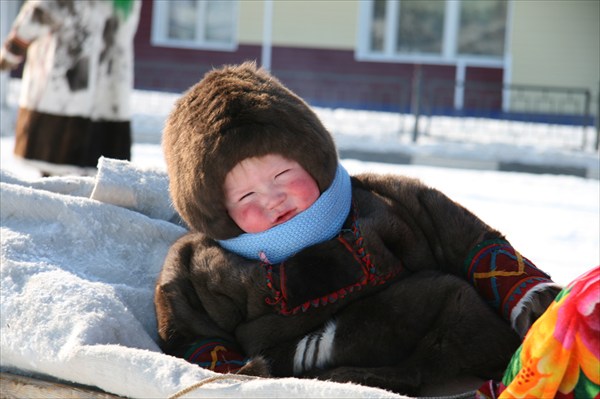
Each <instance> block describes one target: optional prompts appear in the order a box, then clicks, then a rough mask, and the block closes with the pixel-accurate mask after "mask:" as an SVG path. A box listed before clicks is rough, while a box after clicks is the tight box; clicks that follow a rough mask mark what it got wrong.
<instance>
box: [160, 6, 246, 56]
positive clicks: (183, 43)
mask: <svg viewBox="0 0 600 399" xmlns="http://www.w3.org/2000/svg"><path fill="white" fill-rule="evenodd" d="M216 1H219V0H216ZM229 1H231V2H233V3H234V5H233V10H232V13H233V15H232V20H233V26H232V40H231V42H229V43H223V42H216V41H207V40H205V39H203V38H196V39H192V40H182V39H172V38H169V37H168V35H167V31H168V25H169V24H168V15H169V14H168V8H167V7H168V4H169V3H171V1H170V0H168V1H165V0H153V8H152V27H151V35H150V43H151V44H152V45H153V46H158V47H172V48H184V49H195V50H214V51H230V52H233V51H236V50H237V49H238V44H239V39H238V28H239V20H240V19H239V9H240V7H239V0H229ZM196 3H197V4H198V6H199V8H198V9H199V12H198V15H197V19H196V29H197V31H200V32H203V30H204V26H205V23H206V19H205V15H206V7H207V3H208V0H196Z"/></svg>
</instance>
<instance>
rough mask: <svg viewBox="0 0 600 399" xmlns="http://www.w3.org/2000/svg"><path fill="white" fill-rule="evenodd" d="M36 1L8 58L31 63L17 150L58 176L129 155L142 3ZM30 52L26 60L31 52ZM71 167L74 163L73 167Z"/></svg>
mask: <svg viewBox="0 0 600 399" xmlns="http://www.w3.org/2000/svg"><path fill="white" fill-rule="evenodd" d="M123 3H129V5H128V8H127V7H123V8H122V9H121V8H119V7H117V6H116V2H113V1H110V0H90V1H73V0H67V1H55V0H28V1H26V2H25V3H24V4H23V6H22V8H21V10H20V12H19V15H18V16H17V18H16V20H15V22H14V24H13V26H12V28H11V31H10V33H9V37H8V39H7V41H6V43H4V46H3V49H2V56H1V65H2V69H8V68H15V67H16V66H18V65H19V64H20V63H21V62H23V61H25V65H24V68H23V77H22V83H21V93H20V98H19V115H18V118H17V127H16V134H15V137H16V144H15V154H16V155H18V156H20V157H22V158H24V159H27V160H30V161H33V162H32V164H33V165H34V166H40V167H42V168H43V170H44V171H46V172H50V173H52V174H63V173H69V172H76V171H77V169H74V168H72V167H92V168H93V167H95V166H96V163H97V161H98V157H99V156H100V155H104V156H107V157H112V158H119V159H129V158H130V151H131V149H130V147H131V131H130V117H131V113H130V112H131V111H130V93H131V91H132V89H133V37H134V35H135V32H136V29H137V25H138V20H139V14H140V9H141V2H140V1H137V0H136V1H130V2H123ZM25 56H26V58H25ZM69 166H71V168H69Z"/></svg>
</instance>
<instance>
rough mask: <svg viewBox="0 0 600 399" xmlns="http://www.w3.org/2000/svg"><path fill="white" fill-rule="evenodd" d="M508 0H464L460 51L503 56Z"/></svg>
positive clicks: (460, 52)
mask: <svg viewBox="0 0 600 399" xmlns="http://www.w3.org/2000/svg"><path fill="white" fill-rule="evenodd" d="M506 4H507V3H506V1H501V0H496V1H490V0H488V1H463V2H462V3H461V6H460V25H459V33H458V53H459V54H472V55H488V56H497V57H502V55H503V54H504V36H505V32H506Z"/></svg>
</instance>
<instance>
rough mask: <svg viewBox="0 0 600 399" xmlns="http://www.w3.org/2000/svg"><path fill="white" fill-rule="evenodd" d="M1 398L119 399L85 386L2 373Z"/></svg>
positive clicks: (0, 381)
mask: <svg viewBox="0 0 600 399" xmlns="http://www.w3.org/2000/svg"><path fill="white" fill-rule="evenodd" d="M0 397H1V398H5V399H21V398H64V399H71V398H73V399H75V398H78V399H118V398H121V396H115V395H111V394H109V393H106V392H102V391H100V390H98V389H95V388H92V387H87V386H83V385H76V384H72V385H68V384H67V383H65V382H58V381H50V380H43V379H39V378H32V377H25V376H21V375H16V374H11V373H0Z"/></svg>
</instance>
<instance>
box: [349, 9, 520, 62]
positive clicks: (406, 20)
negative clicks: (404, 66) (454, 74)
mask: <svg viewBox="0 0 600 399" xmlns="http://www.w3.org/2000/svg"><path fill="white" fill-rule="evenodd" d="M507 8H508V1H507V0H477V1H474V0H445V1H444V0H418V1H417V0H362V1H361V8H360V18H361V19H360V22H359V43H358V51H357V57H358V58H359V59H369V60H382V61H385V60H390V61H407V62H439V63H451V62H456V61H457V60H458V59H470V60H479V61H480V62H481V63H483V64H485V63H486V62H487V63H491V64H498V63H501V62H502V60H503V58H504V43H505V36H506V23H507V15H508V10H507Z"/></svg>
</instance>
